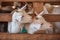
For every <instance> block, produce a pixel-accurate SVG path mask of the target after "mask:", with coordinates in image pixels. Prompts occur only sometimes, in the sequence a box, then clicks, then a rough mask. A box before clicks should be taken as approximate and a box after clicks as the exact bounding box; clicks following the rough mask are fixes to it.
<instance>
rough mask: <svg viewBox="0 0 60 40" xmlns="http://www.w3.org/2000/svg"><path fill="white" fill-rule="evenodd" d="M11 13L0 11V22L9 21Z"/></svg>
mask: <svg viewBox="0 0 60 40" xmlns="http://www.w3.org/2000/svg"><path fill="white" fill-rule="evenodd" d="M11 18H12V15H11V14H8V13H0V22H8V21H11Z"/></svg>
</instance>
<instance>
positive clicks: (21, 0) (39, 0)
mask: <svg viewBox="0 0 60 40" xmlns="http://www.w3.org/2000/svg"><path fill="white" fill-rule="evenodd" d="M0 1H1V2H14V1H18V2H59V1H60V0H0Z"/></svg>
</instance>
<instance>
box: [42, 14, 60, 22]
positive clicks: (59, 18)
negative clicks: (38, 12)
mask: <svg viewBox="0 0 60 40" xmlns="http://www.w3.org/2000/svg"><path fill="white" fill-rule="evenodd" d="M43 17H44V18H45V20H47V21H49V22H60V14H45V15H43Z"/></svg>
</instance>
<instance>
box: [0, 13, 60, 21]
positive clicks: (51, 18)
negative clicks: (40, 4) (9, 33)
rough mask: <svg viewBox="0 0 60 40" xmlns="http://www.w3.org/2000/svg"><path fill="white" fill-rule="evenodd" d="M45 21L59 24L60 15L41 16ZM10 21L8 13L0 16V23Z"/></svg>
mask: <svg viewBox="0 0 60 40" xmlns="http://www.w3.org/2000/svg"><path fill="white" fill-rule="evenodd" d="M43 17H44V18H45V20H46V21H49V22H60V14H45V15H43ZM11 20H12V15H11V14H9V13H2V14H0V22H9V21H11Z"/></svg>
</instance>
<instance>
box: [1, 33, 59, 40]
mask: <svg viewBox="0 0 60 40" xmlns="http://www.w3.org/2000/svg"><path fill="white" fill-rule="evenodd" d="M0 40H60V34H33V35H30V34H8V33H0Z"/></svg>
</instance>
